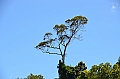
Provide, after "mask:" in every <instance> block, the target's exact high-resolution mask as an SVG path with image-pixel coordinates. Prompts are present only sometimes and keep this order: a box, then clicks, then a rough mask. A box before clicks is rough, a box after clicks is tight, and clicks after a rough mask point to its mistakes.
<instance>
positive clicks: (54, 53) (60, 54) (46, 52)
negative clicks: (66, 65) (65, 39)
mask: <svg viewBox="0 0 120 79" xmlns="http://www.w3.org/2000/svg"><path fill="white" fill-rule="evenodd" d="M43 53H48V54H56V55H61V54H59V53H52V52H43Z"/></svg>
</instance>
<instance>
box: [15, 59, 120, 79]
mask: <svg viewBox="0 0 120 79" xmlns="http://www.w3.org/2000/svg"><path fill="white" fill-rule="evenodd" d="M57 67H58V74H59V78H55V79H120V57H119V59H118V62H116V63H115V64H114V65H111V64H110V63H109V62H106V63H100V64H99V65H93V66H92V67H91V69H90V70H87V66H86V65H85V63H84V62H82V61H81V62H79V63H78V65H76V66H75V67H73V66H67V65H65V64H64V63H62V62H61V60H59V64H58V66H57ZM16 79H22V78H16ZM23 79H45V78H44V77H43V76H42V75H33V74H30V75H29V76H27V77H26V78H23Z"/></svg>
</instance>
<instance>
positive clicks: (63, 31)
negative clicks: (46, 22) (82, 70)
mask: <svg viewBox="0 0 120 79" xmlns="http://www.w3.org/2000/svg"><path fill="white" fill-rule="evenodd" d="M87 21H88V19H87V18H86V17H84V16H75V17H74V18H72V19H68V20H66V21H65V23H66V25H65V24H60V25H55V26H54V27H53V29H54V30H55V32H56V37H55V38H52V35H53V34H52V33H51V32H47V33H45V35H44V39H43V40H44V41H42V42H40V43H39V44H38V45H37V46H36V47H35V48H37V49H40V50H41V51H42V52H43V53H48V54H56V55H60V56H61V57H62V62H63V63H65V56H66V50H67V47H68V45H69V44H70V42H71V41H72V40H74V39H78V40H81V38H82V36H81V34H82V32H83V29H84V24H86V23H87ZM51 49H56V50H58V51H59V52H51V51H50V50H51Z"/></svg>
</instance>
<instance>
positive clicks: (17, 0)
mask: <svg viewBox="0 0 120 79" xmlns="http://www.w3.org/2000/svg"><path fill="white" fill-rule="evenodd" d="M76 15H83V16H86V17H87V18H88V24H86V25H85V30H86V32H83V35H82V36H83V41H78V40H74V41H73V42H72V43H71V44H70V45H69V47H68V49H67V57H66V64H67V65H72V66H75V65H77V63H78V62H79V61H83V62H85V63H86V65H87V67H88V69H90V68H91V66H92V65H94V64H97V65H98V64H100V63H106V62H110V63H111V64H114V63H116V62H117V60H118V57H119V56H120V1H119V0H0V79H15V78H17V77H21V78H24V77H26V76H28V75H29V74H30V73H33V74H42V75H43V76H44V77H45V78H46V79H54V78H56V77H58V73H57V64H58V60H59V59H61V57H59V56H57V55H49V54H43V53H42V52H41V51H40V50H37V49H35V48H34V47H35V46H36V45H37V44H38V43H39V42H40V41H42V39H43V35H44V33H46V32H52V33H53V34H54V31H53V29H52V28H53V26H54V25H55V24H63V23H64V21H65V20H67V19H69V18H72V17H74V16H76Z"/></svg>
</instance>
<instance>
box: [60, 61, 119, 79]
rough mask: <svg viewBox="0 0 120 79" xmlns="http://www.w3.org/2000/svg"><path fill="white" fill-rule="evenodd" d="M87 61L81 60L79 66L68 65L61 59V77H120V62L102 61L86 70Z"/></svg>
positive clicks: (91, 78) (93, 78)
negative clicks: (112, 63)
mask: <svg viewBox="0 0 120 79" xmlns="http://www.w3.org/2000/svg"><path fill="white" fill-rule="evenodd" d="M86 69H87V67H86V66H85V63H83V62H79V63H78V65H77V66H75V67H72V66H66V65H65V64H64V63H62V62H61V61H59V64H58V73H59V79H120V66H119V64H114V65H113V66H112V65H111V64H110V63H108V62H107V63H105V64H104V63H101V64H99V65H93V66H92V68H91V69H90V70H86Z"/></svg>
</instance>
